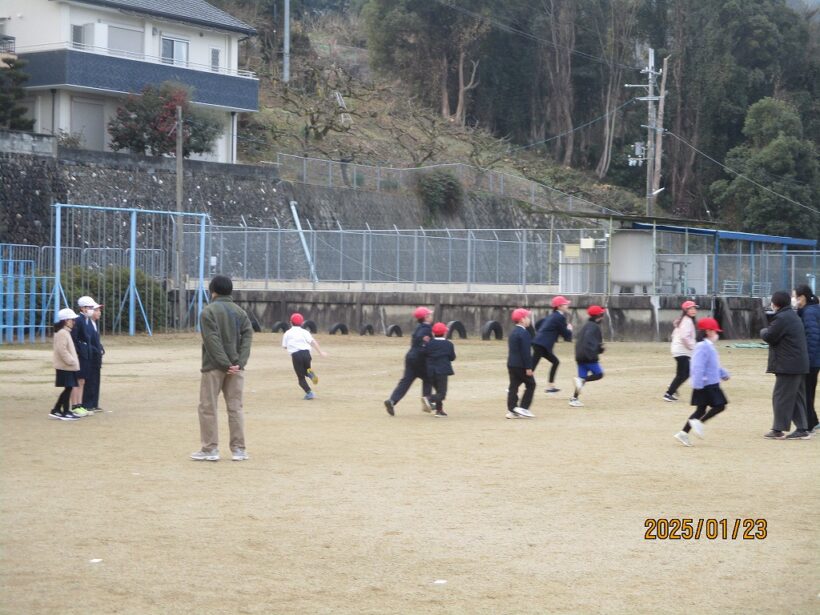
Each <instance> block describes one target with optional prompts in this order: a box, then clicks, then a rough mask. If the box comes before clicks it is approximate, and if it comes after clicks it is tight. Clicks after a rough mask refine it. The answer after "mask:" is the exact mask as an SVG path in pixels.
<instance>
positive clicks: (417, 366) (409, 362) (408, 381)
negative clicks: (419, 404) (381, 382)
mask: <svg viewBox="0 0 820 615" xmlns="http://www.w3.org/2000/svg"><path fill="white" fill-rule="evenodd" d="M416 378H419V379H420V380H421V394H422V395H423V396H424V397H429V396H430V393H431V392H432V390H433V387H432V385H431V383H430V378H429V377H428V375H427V362H426V361H424V360H423V359H422V360H421V361H419V360H418V359H416V360H414V359H413V358H412V357H405V358H404V375H403V376H402V377H401V380H399V383H398V384H397V385H396V388H395V389H394V390H393V392H392V393H391V394H390V399H391V401H392V402H393V403H394V404H397V403H399V402H400V401H401V398H402V397H404V396H405V395H406V394H407V391H409V390H410V387H411V386H412V384H413V382H414V381H415V380H416Z"/></svg>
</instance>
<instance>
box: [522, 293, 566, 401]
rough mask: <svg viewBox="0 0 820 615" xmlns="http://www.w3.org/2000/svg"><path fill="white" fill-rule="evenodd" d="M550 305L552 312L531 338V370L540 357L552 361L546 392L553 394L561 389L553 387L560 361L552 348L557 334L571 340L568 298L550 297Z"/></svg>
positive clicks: (556, 339) (536, 364) (536, 365)
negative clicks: (533, 337)
mask: <svg viewBox="0 0 820 615" xmlns="http://www.w3.org/2000/svg"><path fill="white" fill-rule="evenodd" d="M551 305H552V314H550V315H549V316H547V317H546V318H545V319H544V321H543V322H542V323H541V326H540V327H538V331H537V332H536V334H535V339H533V340H532V370H533V371H535V368H536V367H538V363H539V362H540V361H541V358H542V357H543V358H544V359H546V360H547V361H549V362H550V363H552V367H551V368H550V381H549V384H548V385H547V389H546V392H547V393H552V394H554V393H557V392H558V391H560V390H561V389H558V388H556V387H555V375H556V374H557V373H558V365H559V364H560V363H561V362H560V361H559V360H558V357H556V356H555V355H554V354H553V352H552V348H553V347H554V346H555V342H557V341H558V336H559V335H560V336H561V337H563V338H564V340H565V341H567V342H571V341H572V325H571V324H568V323H567V313H568V312H569V299H567V298H566V297H562V296H561V295H558V296H557V297H553V298H552V302H551Z"/></svg>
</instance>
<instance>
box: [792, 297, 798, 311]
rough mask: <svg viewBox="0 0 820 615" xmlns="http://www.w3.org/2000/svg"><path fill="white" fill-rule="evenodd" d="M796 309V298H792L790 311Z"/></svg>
mask: <svg viewBox="0 0 820 615" xmlns="http://www.w3.org/2000/svg"><path fill="white" fill-rule="evenodd" d="M797 308H798V305H797V297H792V309H794V310H796V309H797Z"/></svg>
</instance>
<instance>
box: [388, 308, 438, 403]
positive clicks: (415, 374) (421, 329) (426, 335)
mask: <svg viewBox="0 0 820 615" xmlns="http://www.w3.org/2000/svg"><path fill="white" fill-rule="evenodd" d="M413 318H415V319H416V322H417V323H418V324H417V325H416V328H415V330H414V331H413V335H412V336H411V337H410V350H408V351H407V354H406V355H404V375H403V376H402V377H401V380H399V383H398V384H397V385H396V388H395V389H394V390H393V392H392V393H391V394H390V397H388V398H387V399H385V400H384V407H385V409H386V410H387V414H389V415H390V416H395V414H396V404H397V403H399V402H400V401H401V398H402V397H404V396H405V395H406V394H407V391H409V390H410V386H411V385H412V384H413V382H414V381H415V379H416V378H419V379H420V380H421V409H422V410H424V411H425V412H432V410H433V403H432V402H431V401H430V392H431V390H432V389H431V387H430V378H429V377H428V376H427V362H426V359H425V356H424V346H425V345H426V344H427V342H429V341H430V340H431V339H432V337H433V329H432V326H431V323H432V322H433V310H431V309H429V308H426V307H417V308H416V310H415V311H414V312H413Z"/></svg>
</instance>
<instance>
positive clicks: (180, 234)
mask: <svg viewBox="0 0 820 615" xmlns="http://www.w3.org/2000/svg"><path fill="white" fill-rule="evenodd" d="M176 131H177V211H178V212H180V213H182V211H183V209H182V192H183V190H182V179H183V176H182V138H183V134H182V107H181V106H179V105H177V125H176ZM174 222H175V224H176V231H177V234H176V244H177V245H176V261H177V267H176V269H177V328H178V329H182V327H183V326H184V323H185V316H186V315H187V312H188V310H187V307H188V306H187V300H186V299H187V297H186V295H187V293H186V292H185V286H186V284H185V273H184V269H185V237H184V229H183V226H184V220H183V216H181V215H179V216H175V219H174Z"/></svg>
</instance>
